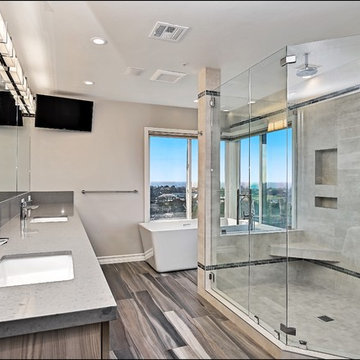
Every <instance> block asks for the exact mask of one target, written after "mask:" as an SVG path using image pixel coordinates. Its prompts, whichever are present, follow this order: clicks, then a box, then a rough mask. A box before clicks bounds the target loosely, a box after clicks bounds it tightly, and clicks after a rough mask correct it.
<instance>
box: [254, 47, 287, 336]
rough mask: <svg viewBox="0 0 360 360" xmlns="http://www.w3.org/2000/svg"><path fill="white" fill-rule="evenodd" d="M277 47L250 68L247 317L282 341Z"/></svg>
mask: <svg viewBox="0 0 360 360" xmlns="http://www.w3.org/2000/svg"><path fill="white" fill-rule="evenodd" d="M285 56H286V49H282V50H280V51H278V52H277V53H275V54H273V55H272V56H270V57H268V58H267V59H265V60H264V61H262V62H261V63H259V64H257V65H255V66H254V67H252V68H251V69H250V86H249V89H250V99H249V106H250V124H249V125H250V133H249V159H248V161H249V185H250V186H249V190H250V192H249V200H250V204H251V206H250V208H251V210H250V213H249V216H250V223H249V234H250V236H249V237H250V256H249V315H250V317H251V318H252V319H253V320H254V321H256V322H257V323H258V324H259V325H260V326H262V327H263V328H265V329H266V330H268V331H269V332H270V333H271V334H272V335H273V336H275V337H276V338H278V339H280V340H282V341H284V342H285V341H286V332H287V331H288V322H287V261H288V259H287V209H288V203H287V201H288V177H287V174H288V172H287V164H288V159H287V157H288V132H289V131H291V129H289V127H288V119H287V105H286V101H287V98H286V80H287V75H286V66H285V67H282V66H281V59H283V58H284V57H285Z"/></svg>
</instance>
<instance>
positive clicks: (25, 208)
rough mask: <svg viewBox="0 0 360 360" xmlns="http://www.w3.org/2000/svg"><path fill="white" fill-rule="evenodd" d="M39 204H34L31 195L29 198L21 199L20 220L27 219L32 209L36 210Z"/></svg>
mask: <svg viewBox="0 0 360 360" xmlns="http://www.w3.org/2000/svg"><path fill="white" fill-rule="evenodd" d="M38 207H39V205H32V199H31V195H29V196H28V200H27V201H25V199H21V202H20V220H26V219H27V218H28V217H30V215H31V210H35V209H37V208H38Z"/></svg>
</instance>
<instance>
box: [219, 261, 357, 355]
mask: <svg viewBox="0 0 360 360" xmlns="http://www.w3.org/2000/svg"><path fill="white" fill-rule="evenodd" d="M285 266H286V265H285V263H278V264H269V265H257V266H251V267H250V278H251V284H250V291H249V292H248V279H249V270H248V268H247V267H243V268H232V269H223V270H218V271H217V287H218V288H219V290H221V291H222V292H223V293H225V294H226V295H227V296H229V297H230V298H231V299H232V300H234V301H235V302H237V303H238V304H240V305H241V306H242V307H243V308H245V309H249V310H250V312H251V314H253V315H257V316H258V317H259V319H260V324H261V325H263V326H264V325H266V326H268V329H273V330H279V329H280V323H281V322H282V323H286V285H285V284H286V277H285V273H286V271H285V270H286V268H285ZM310 272H311V274H312V276H311V277H310V276H308V274H310ZM317 272H319V276H317ZM335 273H336V271H334V270H330V269H325V276H326V277H329V278H331V277H333V278H334V277H336V276H337V274H335ZM344 276H347V275H344ZM323 279H324V268H322V269H320V268H319V266H318V265H313V264H311V263H308V262H306V261H296V262H293V263H290V268H289V287H288V291H289V312H288V316H289V326H292V327H296V331H297V334H296V336H295V337H294V336H288V341H289V345H294V346H299V340H305V341H307V347H308V349H311V350H317V351H322V352H326V353H332V354H336V355H340V356H341V355H343V356H347V357H351V358H359V357H360V341H359V336H358V325H359V323H360V313H359V311H358V309H359V303H358V300H357V299H358V297H357V296H356V295H355V294H354V293H353V294H351V291H350V290H354V289H349V292H344V291H343V289H341V290H339V289H338V288H336V286H334V287H332V288H330V287H328V286H327V287H325V286H324V284H326V281H323ZM352 280H354V279H352ZM355 280H356V281H358V283H353V284H355V286H357V287H359V285H360V279H355ZM342 282H343V281H342ZM334 284H336V281H335V282H334ZM326 285H328V284H326ZM323 315H326V316H328V317H330V318H332V319H334V320H333V321H329V322H325V321H322V320H320V319H319V316H323ZM266 326H265V327H266ZM273 330H272V331H273ZM270 331H271V330H270ZM273 334H275V335H276V333H275V332H273ZM299 347H301V348H305V347H304V346H299Z"/></svg>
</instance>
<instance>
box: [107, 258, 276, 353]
mask: <svg viewBox="0 0 360 360" xmlns="http://www.w3.org/2000/svg"><path fill="white" fill-rule="evenodd" d="M102 269H103V272H104V274H105V277H106V279H107V281H108V283H109V286H110V288H111V291H112V293H113V295H114V297H115V299H116V302H117V304H118V313H119V317H118V319H117V320H115V321H112V322H111V323H110V349H111V353H110V355H111V357H112V358H114V359H270V358H271V356H270V355H269V354H268V353H266V352H265V351H264V350H262V349H261V348H259V347H258V346H257V345H256V344H255V343H254V342H253V341H252V340H251V339H250V338H248V337H247V336H245V335H243V334H242V333H241V332H240V330H239V329H238V328H237V327H236V325H234V324H233V323H232V322H231V321H230V320H228V319H227V318H226V317H225V316H223V315H222V314H221V313H220V312H219V311H217V310H216V309H215V308H214V307H213V306H211V305H210V304H209V303H208V302H207V301H206V300H204V299H203V298H202V297H200V296H199V295H198V294H197V292H196V279H197V278H196V270H190V271H177V272H171V273H165V274H159V273H157V272H156V271H154V270H153V269H152V268H151V267H150V266H149V265H148V264H147V263H145V262H134V263H123V264H112V265H102Z"/></svg>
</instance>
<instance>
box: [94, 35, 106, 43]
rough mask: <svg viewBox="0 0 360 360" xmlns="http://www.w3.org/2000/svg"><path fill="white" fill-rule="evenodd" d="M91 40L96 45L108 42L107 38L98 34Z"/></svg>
mask: <svg viewBox="0 0 360 360" xmlns="http://www.w3.org/2000/svg"><path fill="white" fill-rule="evenodd" d="M91 41H92V42H93V44H95V45H105V44H106V43H107V41H106V40H105V39H103V38H101V37H98V36H95V37H93V38H91Z"/></svg>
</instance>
